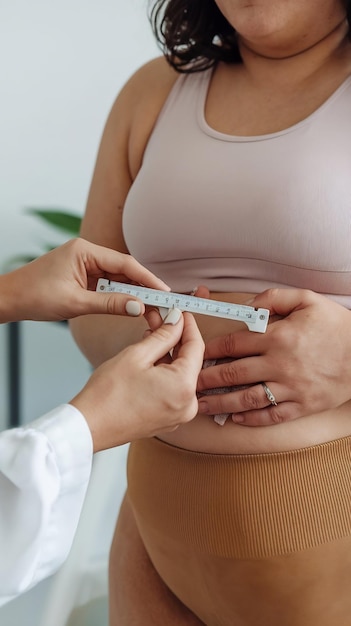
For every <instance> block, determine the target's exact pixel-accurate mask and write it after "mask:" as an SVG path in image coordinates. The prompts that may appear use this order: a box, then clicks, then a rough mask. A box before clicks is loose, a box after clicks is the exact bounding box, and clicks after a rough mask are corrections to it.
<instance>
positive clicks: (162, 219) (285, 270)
mask: <svg viewBox="0 0 351 626" xmlns="http://www.w3.org/2000/svg"><path fill="white" fill-rule="evenodd" d="M210 78H211V70H209V71H206V72H200V73H197V74H191V75H185V76H180V77H179V79H178V80H177V81H176V83H175V85H174V87H173V89H172V91H171V93H170V95H169V97H168V99H167V101H166V104H165V105H164V107H163V109H162V111H161V113H160V115H159V117H158V120H157V123H156V125H155V128H154V130H153V132H152V135H151V137H150V140H149V142H148V145H147V148H146V151H145V154H144V159H143V163H142V167H141V169H140V171H139V173H138V175H137V177H136V180H135V181H134V183H133V185H132V187H131V189H130V192H129V194H128V197H127V200H126V203H125V208H124V217H123V230H124V236H125V241H126V244H127V246H128V249H129V251H130V253H131V254H132V255H133V256H135V257H136V258H137V259H138V260H139V261H140V262H141V263H143V264H144V265H145V266H146V267H148V268H149V269H150V270H152V271H153V272H154V273H155V274H157V275H158V276H160V277H161V278H163V280H165V281H166V282H167V283H168V284H169V285H170V286H171V288H172V289H173V290H174V291H181V292H186V291H191V290H192V289H193V288H194V287H195V286H196V285H200V284H205V285H207V286H208V288H209V289H210V290H211V291H222V292H229V291H230V292H248V293H256V292H261V291H263V290H264V289H267V288H269V287H272V286H276V287H282V286H283V287H286V286H292V287H300V288H308V289H312V290H314V291H316V292H320V293H323V294H326V295H328V296H331V297H332V298H333V299H335V300H337V301H338V302H340V303H341V304H343V305H345V306H346V307H348V308H351V77H350V78H348V79H347V80H346V81H345V82H344V83H343V84H342V85H341V86H340V87H339V88H338V89H337V91H335V93H334V94H333V95H332V96H331V97H330V98H328V100H327V101H326V102H325V103H324V104H323V105H322V106H320V107H319V108H318V109H317V110H316V111H315V112H314V113H312V114H311V115H310V116H308V117H307V118H306V119H304V120H303V121H301V122H299V123H298V124H295V125H294V126H291V127H290V128H287V129H286V130H283V131H280V132H277V133H272V134H268V135H261V136H256V137H237V136H232V135H226V134H223V133H220V132H217V131H216V130H214V129H212V128H210V127H209V126H208V124H207V122H206V119H205V116H204V108H205V101H206V95H207V90H208V85H209V81H210ZM233 115H235V111H233Z"/></svg>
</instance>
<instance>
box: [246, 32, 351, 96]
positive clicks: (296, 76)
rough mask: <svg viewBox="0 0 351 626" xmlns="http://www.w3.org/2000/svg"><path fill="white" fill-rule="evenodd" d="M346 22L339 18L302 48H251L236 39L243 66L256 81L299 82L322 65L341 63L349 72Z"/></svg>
mask: <svg viewBox="0 0 351 626" xmlns="http://www.w3.org/2000/svg"><path fill="white" fill-rule="evenodd" d="M348 33H349V25H348V23H347V22H346V20H343V21H342V22H341V23H340V24H338V25H337V27H336V28H334V29H333V30H332V31H331V32H329V33H327V34H326V35H325V36H324V37H322V38H320V39H317V40H316V41H314V42H312V43H311V44H310V45H309V46H308V47H306V48H303V49H298V48H296V49H295V50H290V51H288V50H284V51H282V50H281V51H280V52H279V51H277V50H275V51H269V50H267V49H265V47H264V46H262V48H261V49H254V48H253V47H252V46H250V44H248V43H247V42H245V41H244V40H242V39H240V38H239V49H240V54H241V57H242V60H243V66H244V68H245V70H246V72H248V73H249V75H250V77H251V79H252V80H253V81H254V82H255V83H257V84H259V83H267V81H269V82H270V83H271V84H272V83H280V84H283V83H287V84H291V83H297V82H298V83H303V82H304V81H306V80H308V79H309V78H311V77H313V76H315V75H316V74H318V72H319V71H325V69H326V67H329V66H330V67H331V66H337V65H340V66H341V65H343V64H344V65H345V66H347V67H349V71H351V43H350V40H349V34H348Z"/></svg>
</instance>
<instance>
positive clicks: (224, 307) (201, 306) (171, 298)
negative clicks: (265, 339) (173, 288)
mask: <svg viewBox="0 0 351 626" xmlns="http://www.w3.org/2000/svg"><path fill="white" fill-rule="evenodd" d="M96 291H100V292H106V291H110V292H111V291H112V292H116V293H123V294H127V295H131V296H134V297H136V298H139V299H140V300H141V301H142V302H144V304H148V305H151V306H158V307H163V308H166V309H171V308H172V307H176V308H178V309H181V310H182V311H190V312H191V313H201V314H203V315H211V316H213V317H222V318H224V319H230V320H236V321H240V322H244V323H245V324H246V325H247V327H248V328H249V330H252V331H254V332H257V333H264V332H266V328H267V324H268V319H269V310H268V309H255V308H254V307H252V306H246V305H244V304H231V303H230V302H218V301H216V300H208V299H206V298H197V297H196V296H188V295H185V294H181V293H172V292H169V291H158V290H157V289H149V288H148V287H140V286H139V285H129V284H127V283H118V282H115V281H113V280H107V279H105V278H100V279H99V280H98V284H97V287H96Z"/></svg>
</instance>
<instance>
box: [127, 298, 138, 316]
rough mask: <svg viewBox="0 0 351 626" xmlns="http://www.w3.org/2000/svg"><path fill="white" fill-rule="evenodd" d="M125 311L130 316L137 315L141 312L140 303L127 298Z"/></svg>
mask: <svg viewBox="0 0 351 626" xmlns="http://www.w3.org/2000/svg"><path fill="white" fill-rule="evenodd" d="M126 313H128V315H132V317H138V315H140V313H141V304H140V302H138V301H137V300H129V301H128V302H127V304H126Z"/></svg>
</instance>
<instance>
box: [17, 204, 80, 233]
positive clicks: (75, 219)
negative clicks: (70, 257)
mask: <svg viewBox="0 0 351 626" xmlns="http://www.w3.org/2000/svg"><path fill="white" fill-rule="evenodd" d="M26 212H27V213H30V214H31V215H34V216H36V217H38V218H39V219H41V220H43V221H44V222H46V223H47V224H49V225H50V226H54V227H55V228H59V229H60V230H64V231H65V232H67V233H69V234H70V235H71V236H72V237H78V235H79V230H80V225H81V222H82V218H81V217H80V216H79V215H77V214H75V213H69V212H67V211H60V210H59V209H37V208H28V209H26Z"/></svg>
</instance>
